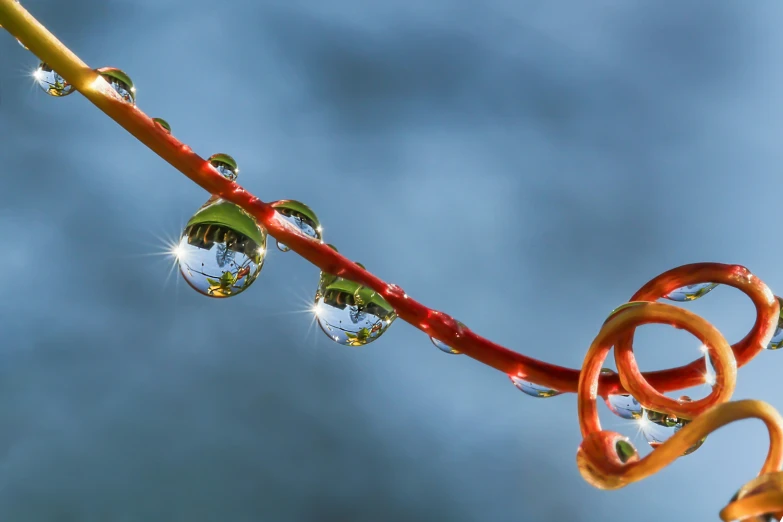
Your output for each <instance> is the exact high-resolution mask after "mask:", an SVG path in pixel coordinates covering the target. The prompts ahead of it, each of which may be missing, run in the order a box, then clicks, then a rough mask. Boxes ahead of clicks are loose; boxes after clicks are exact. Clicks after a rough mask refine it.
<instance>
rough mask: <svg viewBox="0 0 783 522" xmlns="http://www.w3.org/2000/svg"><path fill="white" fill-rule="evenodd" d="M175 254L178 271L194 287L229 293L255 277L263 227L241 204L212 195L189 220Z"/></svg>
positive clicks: (263, 247) (211, 293) (221, 294)
mask: <svg viewBox="0 0 783 522" xmlns="http://www.w3.org/2000/svg"><path fill="white" fill-rule="evenodd" d="M176 254H177V261H178V263H179V268H180V273H181V274H182V276H183V278H184V279H185V281H187V283H188V284H189V285H190V286H191V287H192V288H193V289H194V290H196V291H197V292H199V293H201V294H204V295H206V296H209V297H231V296H234V295H237V294H239V293H241V292H243V291H244V290H245V289H247V287H249V286H250V285H251V284H252V283H253V282H254V281H255V280H256V278H257V277H258V274H259V273H260V271H261V268H262V266H263V263H264V257H265V254H266V231H265V230H264V229H263V228H262V227H260V226H259V225H258V224H257V223H256V221H255V220H254V219H253V218H252V217H251V216H250V215H248V214H247V213H245V212H244V211H243V210H242V209H241V208H239V207H237V206H236V205H234V204H233V203H230V202H228V201H223V200H222V199H220V198H215V197H212V198H210V200H209V201H207V203H206V204H205V205H204V206H203V207H202V208H201V209H200V210H199V211H198V212H197V213H196V214H195V215H194V216H193V217H192V218H191V219H190V221H188V224H187V226H186V227H185V230H184V231H183V233H182V238H181V239H180V243H179V245H178V247H177V250H176Z"/></svg>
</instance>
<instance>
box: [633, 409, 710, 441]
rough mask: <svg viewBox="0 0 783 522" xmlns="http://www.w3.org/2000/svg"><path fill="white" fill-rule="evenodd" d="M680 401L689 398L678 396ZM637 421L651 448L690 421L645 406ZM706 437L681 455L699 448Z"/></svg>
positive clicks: (667, 438)
mask: <svg viewBox="0 0 783 522" xmlns="http://www.w3.org/2000/svg"><path fill="white" fill-rule="evenodd" d="M680 401H683V402H689V401H690V398H689V397H686V396H683V397H680ZM639 422H640V424H641V430H642V434H643V435H644V438H645V439H646V440H647V443H648V444H649V445H650V446H651V447H653V448H657V447H658V446H660V445H661V444H663V443H664V442H666V441H667V440H669V439H670V438H671V437H672V436H673V435H674V434H675V433H677V432H678V431H680V430H681V429H682V428H683V426H686V425H687V424H689V423H690V421H689V420H684V419H678V418H677V417H676V416H675V415H671V414H667V413H662V412H658V411H653V410H648V409H646V408H643V409H642V417H641V419H640V420H639ZM706 439H707V437H704V438H703V439H701V440H700V441H699V442H697V443H696V444H694V445H693V446H691V447H690V448H689V449H688V450H687V451H686V452H685V453H683V455H690V454H691V453H693V452H694V451H696V450H697V449H699V448H700V447H701V445H702V444H704V441H705V440H706Z"/></svg>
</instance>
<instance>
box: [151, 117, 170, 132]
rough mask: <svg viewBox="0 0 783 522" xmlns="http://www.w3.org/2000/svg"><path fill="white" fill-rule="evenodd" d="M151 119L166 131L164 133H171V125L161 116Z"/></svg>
mask: <svg viewBox="0 0 783 522" xmlns="http://www.w3.org/2000/svg"><path fill="white" fill-rule="evenodd" d="M152 121H154V122H155V123H156V124H158V125H159V126H160V127H161V128H162V129H163V130H164V131H166V134H171V125H169V122H167V121H166V120H164V119H163V118H152Z"/></svg>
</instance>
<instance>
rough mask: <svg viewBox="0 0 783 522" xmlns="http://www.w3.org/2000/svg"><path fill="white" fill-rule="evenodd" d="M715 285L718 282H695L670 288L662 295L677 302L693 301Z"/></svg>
mask: <svg viewBox="0 0 783 522" xmlns="http://www.w3.org/2000/svg"><path fill="white" fill-rule="evenodd" d="M716 286H718V283H697V284H695V285H688V286H683V287H680V288H677V289H675V290H672V291H671V292H669V294H668V295H665V296H664V297H665V298H666V299H669V300H670V301H677V302H679V303H682V302H684V301H695V300H696V299H698V298H700V297H703V296H705V295H707V294H708V293H710V291H711V290H712V289H713V288H715V287H716Z"/></svg>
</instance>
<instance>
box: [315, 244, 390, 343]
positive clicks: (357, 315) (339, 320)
mask: <svg viewBox="0 0 783 522" xmlns="http://www.w3.org/2000/svg"><path fill="white" fill-rule="evenodd" d="M335 250H336V249H335ZM315 316H316V319H317V321H318V325H319V326H320V327H321V330H322V331H323V332H324V333H325V334H326V335H327V337H329V338H330V339H332V340H333V341H335V342H336V343H339V344H342V345H345V346H363V345H366V344H369V343H371V342H373V341H374V340H376V339H377V338H378V337H380V336H381V335H383V333H384V332H386V330H388V328H389V326H391V324H392V323H393V322H394V320H395V319H396V318H397V314H396V313H395V312H394V309H393V308H392V307H391V305H390V304H389V303H388V302H387V301H386V299H384V298H383V296H381V295H380V294H379V293H377V292H375V291H373V290H372V289H371V288H367V287H365V286H362V285H360V284H359V283H356V282H354V281H349V280H348V279H344V278H342V277H338V276H336V275H332V274H326V273H324V272H321V279H320V281H319V283H318V290H317V291H316V294H315Z"/></svg>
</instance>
